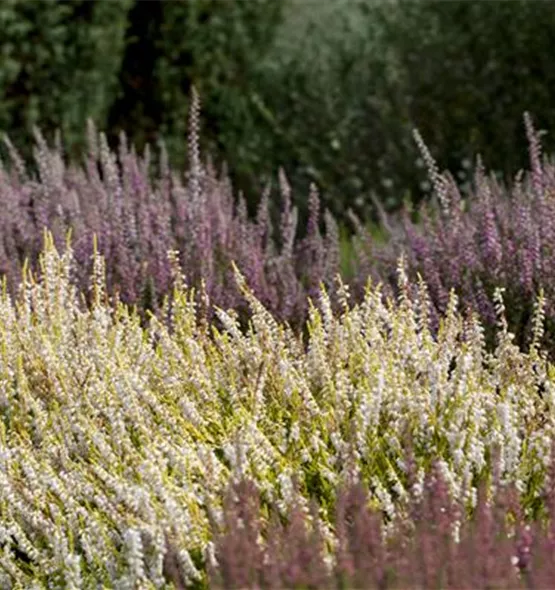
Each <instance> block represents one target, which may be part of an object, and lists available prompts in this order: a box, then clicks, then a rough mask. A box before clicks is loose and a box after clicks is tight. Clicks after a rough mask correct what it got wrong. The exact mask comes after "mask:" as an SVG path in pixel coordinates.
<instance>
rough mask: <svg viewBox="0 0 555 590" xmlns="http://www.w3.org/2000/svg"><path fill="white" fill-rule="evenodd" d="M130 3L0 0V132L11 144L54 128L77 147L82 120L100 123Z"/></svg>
mask: <svg viewBox="0 0 555 590" xmlns="http://www.w3.org/2000/svg"><path fill="white" fill-rule="evenodd" d="M131 2H132V0H123V1H119V2H90V1H88V0H78V1H73V2H60V1H56V2H41V1H37V0H31V1H26V2H19V1H18V0H6V1H5V2H2V5H1V6H0V31H1V36H0V54H1V56H2V67H1V68H0V96H1V97H2V98H1V105H0V129H1V130H2V131H3V132H6V131H8V132H9V133H10V135H11V137H12V139H13V140H14V141H15V142H16V144H18V145H20V146H21V147H22V148H23V146H25V145H26V142H27V139H28V137H29V132H30V130H31V129H32V127H33V126H34V125H40V126H41V128H43V129H45V130H48V131H53V130H55V129H58V128H60V129H61V130H62V131H63V133H64V138H65V140H66V147H68V148H71V149H73V148H77V147H82V146H83V129H84V127H85V123H86V120H87V117H92V118H93V119H95V120H96V121H100V122H102V123H104V122H105V120H106V116H107V114H108V110H109V108H110V106H111V104H112V103H113V101H114V100H115V97H116V94H117V90H118V79H117V76H118V73H119V69H120V67H121V61H122V57H123V50H124V35H125V27H126V22H127V20H126V19H127V12H128V10H129V7H130V5H131ZM74 153H75V152H74Z"/></svg>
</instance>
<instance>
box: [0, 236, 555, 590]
mask: <svg viewBox="0 0 555 590" xmlns="http://www.w3.org/2000/svg"><path fill="white" fill-rule="evenodd" d="M70 266H71V251H70V250H68V251H67V252H66V253H65V254H64V255H63V256H60V255H58V254H57V253H56V252H55V250H54V248H53V246H52V243H51V241H48V240H47V244H46V250H45V253H44V257H43V263H42V269H43V277H42V278H41V279H40V280H38V281H36V280H31V279H29V278H27V279H26V281H25V282H24V284H23V286H22V290H21V294H20V296H19V297H18V299H17V301H15V302H14V301H12V300H11V299H10V297H9V296H8V295H6V294H3V295H0V511H1V513H2V518H1V519H0V522H1V526H0V569H1V572H2V573H1V574H0V585H2V587H11V586H14V587H16V586H19V587H29V588H31V587H33V585H36V584H38V585H39V586H44V587H46V586H49V585H55V584H56V583H59V584H63V587H68V588H80V587H92V586H94V587H98V585H99V584H101V585H105V586H107V587H111V586H117V587H126V586H127V587H141V588H143V587H144V588H163V587H164V585H165V584H166V583H168V580H164V574H163V564H164V556H165V555H166V552H167V551H168V547H167V543H166V541H165V540H166V539H167V538H171V545H172V551H173V552H174V555H175V556H176V557H175V562H176V563H177V564H178V565H179V567H180V568H181V575H182V577H183V579H184V580H192V579H195V578H198V577H199V576H200V575H201V574H200V572H199V565H200V564H198V563H196V562H195V561H194V559H193V557H192V556H194V555H205V556H206V555H208V556H211V559H212V560H216V559H217V555H213V553H214V547H213V545H212V544H211V531H210V525H209V519H208V516H207V513H206V507H207V506H208V505H210V507H211V510H212V511H213V514H214V515H217V520H221V507H222V498H223V492H224V491H225V489H226V486H227V485H228V483H229V482H230V481H231V480H232V479H233V478H236V477H238V476H239V475H245V476H247V477H249V478H252V479H253V480H254V481H255V482H256V484H257V485H258V487H259V489H260V490H261V491H262V492H263V496H264V497H265V498H269V499H271V501H274V500H275V501H276V503H277V505H278V506H280V507H282V508H283V509H284V510H285V509H286V508H287V507H288V506H290V505H291V504H292V502H293V501H295V500H300V504H301V505H304V506H306V505H307V501H308V498H309V497H310V496H311V495H316V496H320V498H321V499H327V500H330V499H331V498H330V497H329V496H331V495H333V494H335V491H336V486H337V485H338V484H339V483H340V482H341V480H342V479H345V478H349V477H352V475H353V474H357V476H360V477H362V478H363V479H364V480H365V481H366V482H367V483H368V484H370V489H371V490H373V493H374V498H373V501H374V503H375V504H376V505H379V506H380V507H381V508H382V510H384V511H385V512H386V513H387V514H388V515H389V516H390V517H391V516H393V515H394V513H395V511H396V510H397V509H398V508H397V501H398V500H402V499H403V498H405V497H406V496H407V494H414V493H416V494H418V493H419V492H420V491H421V489H422V481H423V472H424V467H425V466H427V465H429V464H430V462H431V461H433V460H436V459H439V460H441V463H440V466H441V470H442V472H443V475H444V477H445V479H446V482H447V484H448V485H449V488H450V489H451V491H452V492H453V493H454V494H456V495H458V496H459V497H460V498H462V499H465V500H466V501H467V502H469V503H472V501H473V499H474V498H475V494H476V490H475V489H474V488H473V487H472V481H473V476H474V475H478V474H481V473H482V474H483V473H484V471H489V472H491V471H492V470H493V465H492V457H493V456H494V455H495V453H497V455H495V456H498V457H499V461H500V463H499V470H500V474H501V477H502V480H503V481H510V480H512V481H516V482H517V483H518V485H519V486H520V489H522V490H523V494H526V497H523V499H524V501H525V502H526V501H528V502H532V501H533V500H534V499H536V498H537V497H539V496H540V494H541V493H542V490H541V489H540V487H541V484H542V481H543V478H544V476H545V474H546V471H547V468H548V466H549V462H550V458H551V455H550V453H551V448H550V447H551V442H550V441H552V440H553V435H554V434H555V432H554V428H553V426H554V411H555V403H554V401H553V400H554V399H555V395H554V392H555V388H554V385H555V372H554V370H553V367H551V365H549V364H548V363H547V361H546V360H545V357H544V355H542V353H541V351H540V350H539V347H538V346H536V345H534V347H532V348H531V351H530V353H523V352H521V351H519V350H518V348H517V347H516V346H514V345H513V344H512V343H511V338H510V334H508V333H506V324H505V323H504V322H503V321H502V319H500V329H501V330H502V336H501V337H500V338H499V344H498V348H497V349H496V350H495V351H493V352H487V351H486V350H485V348H484V339H483V332H482V330H481V328H480V326H479V324H478V323H477V322H476V320H475V319H473V318H470V319H469V320H464V319H463V317H462V316H461V315H459V314H458V312H457V309H456V307H457V302H456V298H455V297H452V298H451V303H450V305H449V309H448V312H447V314H446V316H445V317H444V318H443V319H442V321H441V323H440V328H439V332H438V333H437V334H436V335H434V334H432V333H431V331H430V329H429V326H428V319H427V318H428V313H427V310H426V305H427V303H426V302H427V301H428V299H427V296H426V293H425V288H424V287H423V285H420V286H419V289H418V292H419V296H418V301H416V302H413V301H412V300H411V298H410V297H409V296H408V294H407V293H408V291H407V292H406V293H405V294H404V295H403V297H402V298H401V301H400V303H399V304H398V305H397V304H394V303H391V302H386V301H384V298H383V297H382V294H381V292H380V289H379V288H374V287H372V286H371V285H369V287H368V291H367V295H366V297H365V299H364V301H363V302H362V303H361V304H360V305H357V306H354V307H351V308H350V309H349V308H348V306H347V293H346V291H345V292H344V293H343V295H342V299H343V300H344V310H343V312H342V313H341V315H339V316H334V315H333V314H332V313H331V311H330V308H329V301H328V299H327V295H325V294H323V296H322V301H323V302H324V310H325V311H324V313H320V312H319V311H318V310H317V308H313V309H312V310H311V313H310V320H309V323H308V326H307V328H308V337H307V339H306V340H305V341H303V340H302V339H301V338H300V337H298V336H297V335H296V334H294V333H293V332H292V331H291V329H290V328H289V327H288V326H286V325H281V324H279V323H277V322H276V321H275V320H274V319H273V318H272V316H271V315H270V314H269V313H268V312H266V310H265V309H264V308H263V307H262V305H261V304H260V303H259V302H258V301H256V299H255V298H254V297H253V296H252V294H251V293H250V292H249V291H248V288H247V286H246V285H245V284H244V282H242V283H241V284H242V288H243V289H244V291H245V293H246V295H247V299H248V301H249V302H250V305H251V308H252V312H253V318H252V323H251V326H250V328H249V330H248V331H246V332H242V331H241V330H240V329H239V326H238V323H237V321H236V317H235V316H234V314H233V312H232V311H227V312H224V311H221V312H220V313H219V317H220V320H221V321H222V325H223V328H222V329H220V330H218V329H216V328H215V327H214V326H213V327H212V331H211V333H209V332H208V331H207V330H206V326H204V325H203V324H202V322H200V321H198V320H197V316H196V308H195V305H193V304H192V298H191V294H190V293H189V292H188V291H187V289H186V287H185V285H184V283H183V282H181V283H180V284H179V286H178V288H176V292H175V294H174V298H173V302H172V326H171V328H170V327H167V326H166V325H165V324H163V323H162V322H160V321H157V320H156V319H153V320H152V321H151V323H150V325H149V326H148V327H147V328H145V327H142V326H141V323H140V320H139V319H138V318H137V317H135V316H134V315H133V314H132V313H131V312H130V311H129V310H127V309H125V308H124V307H123V306H122V305H119V304H118V305H117V306H116V307H115V308H111V307H110V306H109V305H108V304H107V303H106V300H105V298H104V297H103V296H101V294H102V293H104V285H103V282H102V281H103V279H102V272H103V271H102V269H103V265H102V262H101V260H100V259H95V264H94V266H95V274H94V276H93V289H94V292H95V294H96V297H95V299H94V304H93V306H92V308H91V309H90V310H86V309H84V308H83V307H82V306H81V305H80V302H79V300H78V297H77V294H76V291H75V290H74V289H73V288H72V286H71V284H70V279H69V277H70V275H71V273H70V270H71V269H70ZM401 275H402V280H403V281H405V282H406V277H404V275H403V274H402V269H401ZM403 284H404V283H403ZM406 286H407V285H406V284H404V287H406ZM340 289H341V287H340ZM500 297H501V296H500V294H498V310H499V313H500V314H502V301H501V298H500ZM326 302H328V303H326ZM542 306H543V302H540V304H539V305H538V310H541V308H542ZM538 314H540V311H538ZM535 334H536V335H538V337H539V335H541V327H540V325H539V322H536V324H535ZM538 367H540V369H538ZM538 371H539V373H538ZM538 374H540V376H541V379H542V387H543V391H544V393H543V396H540V395H539V394H538V379H539V377H538ZM407 434H410V437H411V441H412V453H413V457H414V461H415V470H416V471H415V473H416V474H417V483H416V484H415V485H414V489H408V485H407V484H408V480H407V477H406V475H407V473H406V470H407V468H406V465H407V463H406V459H407V456H406V445H405V438H404V437H405V436H406V435H407ZM297 494H300V497H298V496H296V495H297ZM326 496H328V498H326ZM323 524H324V530H327V528H326V527H327V526H328V524H327V523H323ZM29 564H31V565H29ZM31 572H33V573H31ZM60 580H63V582H60Z"/></svg>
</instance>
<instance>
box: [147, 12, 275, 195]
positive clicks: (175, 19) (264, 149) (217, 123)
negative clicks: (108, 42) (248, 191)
mask: <svg viewBox="0 0 555 590" xmlns="http://www.w3.org/2000/svg"><path fill="white" fill-rule="evenodd" d="M284 4H285V3H284V2H282V1H281V0H252V1H249V2H237V1H234V2H220V1H218V0H195V1H192V2H190V1H189V2H184V1H179V2H168V3H166V4H164V5H163V17H162V22H161V26H160V36H159V39H158V41H157V44H156V50H157V52H158V53H159V56H160V57H159V59H158V61H157V63H156V80H157V83H158V84H159V89H160V90H159V91H160V97H161V102H162V105H163V110H164V113H165V115H164V117H163V120H162V122H161V130H162V134H163V135H164V137H166V138H167V143H168V146H169V149H170V152H171V153H172V154H173V155H174V157H178V158H182V157H183V155H184V154H185V151H186V138H187V118H186V116H185V114H186V113H187V110H188V103H189V96H190V85H191V83H194V84H195V85H196V86H197V89H198V90H199V92H200V95H201V99H202V110H203V120H204V121H205V125H204V129H203V136H205V137H206V140H207V143H208V144H209V149H210V151H212V152H214V153H218V154H219V155H220V156H222V157H223V158H224V159H225V160H226V161H227V162H228V164H229V167H230V169H231V171H232V174H233V175H234V177H235V180H236V182H238V183H239V186H242V187H243V188H252V187H253V186H256V185H257V182H258V178H259V175H260V172H261V171H262V170H264V158H265V157H267V156H268V153H269V149H270V148H271V146H272V143H271V140H272V129H271V127H269V126H268V123H267V122H266V120H265V119H264V117H262V116H261V115H260V113H259V112H258V110H257V109H256V108H255V106H254V102H255V101H256V95H257V89H258V88H259V87H260V69H261V65H262V62H263V59H264V57H265V55H266V54H267V52H268V50H269V49H270V48H271V45H272V39H273V37H274V35H275V32H276V30H277V26H278V25H279V23H280V22H281V14H282V11H283V6H284ZM276 161H277V160H276V159H275V158H274V159H272V160H271V162H272V163H273V162H276Z"/></svg>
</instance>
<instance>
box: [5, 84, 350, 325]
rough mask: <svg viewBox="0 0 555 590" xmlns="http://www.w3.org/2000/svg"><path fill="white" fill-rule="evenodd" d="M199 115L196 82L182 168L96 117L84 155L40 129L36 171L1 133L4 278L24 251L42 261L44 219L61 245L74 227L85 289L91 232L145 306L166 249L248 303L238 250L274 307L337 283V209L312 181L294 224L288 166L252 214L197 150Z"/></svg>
mask: <svg viewBox="0 0 555 590" xmlns="http://www.w3.org/2000/svg"><path fill="white" fill-rule="evenodd" d="M199 126H200V114H199V100H198V96H197V95H196V93H194V92H193V100H192V106H191V113H190V133H189V144H190V148H189V155H190V159H189V170H188V173H187V175H186V176H184V175H182V174H179V173H178V172H176V171H174V170H172V169H171V168H170V166H169V164H168V159H167V154H166V151H165V149H164V147H163V146H162V149H161V153H160V158H159V162H158V166H155V164H154V162H153V161H152V157H151V154H150V151H149V150H148V149H147V150H146V151H145V153H144V154H143V155H142V156H139V155H137V153H136V151H135V150H134V148H132V147H131V148H130V147H129V146H128V145H127V141H126V137H125V135H122V136H121V138H120V145H119V149H118V151H117V153H114V152H113V151H112V150H111V149H110V148H109V146H108V143H107V141H106V137H105V136H104V134H102V133H100V134H98V133H97V132H96V130H95V128H94V126H93V124H92V123H90V124H89V134H88V138H89V151H88V154H87V155H86V157H85V161H84V163H83V165H82V166H76V165H68V164H66V162H65V158H64V154H63V147H62V145H61V141H60V138H59V136H58V137H57V140H56V143H55V145H54V146H50V145H48V143H47V142H46V141H45V139H44V137H43V136H42V135H41V133H40V132H39V131H37V130H36V131H35V139H36V148H35V163H36V168H37V175H36V176H35V175H33V174H32V173H31V172H29V171H28V170H27V168H26V166H25V163H24V161H23V160H22V158H21V157H20V156H19V155H18V154H17V152H16V150H15V148H14V147H13V145H12V144H11V142H10V141H9V139H7V138H6V140H5V143H6V147H7V149H8V152H9V155H10V160H11V165H10V166H9V167H4V166H3V167H1V168H0V202H1V203H2V208H3V213H2V216H1V219H0V231H1V238H0V273H1V274H2V275H6V276H7V278H8V288H9V289H10V290H11V291H12V292H13V291H14V289H15V288H16V286H17V284H18V282H19V280H20V276H21V268H22V265H23V263H24V261H25V260H26V259H29V261H30V264H31V267H34V266H35V265H36V263H37V260H38V254H39V252H40V248H41V244H42V232H43V230H44V228H45V227H47V228H48V229H49V230H50V231H52V233H53V235H54V239H55V242H56V244H57V245H58V246H61V245H62V244H63V243H64V240H65V235H66V233H67V231H68V230H71V231H72V236H73V246H74V252H75V260H76V263H77V264H76V267H75V268H74V272H75V275H76V277H75V278H76V284H77V285H78V286H79V287H80V289H81V290H82V291H83V292H84V293H86V290H87V280H88V275H89V273H90V270H91V268H90V260H91V254H92V250H93V236H96V238H97V243H98V249H99V252H100V253H101V254H102V255H103V256H104V257H105V260H106V273H107V286H108V290H109V292H110V293H115V292H117V293H118V294H119V297H120V298H121V300H122V301H123V302H125V303H129V304H137V305H138V306H139V308H140V309H141V310H142V311H145V310H148V309H151V310H152V309H153V310H157V309H159V305H160V303H161V301H162V299H163V297H164V296H165V295H167V294H168V293H169V292H170V288H171V283H172V277H171V268H170V264H169V260H168V257H167V252H168V250H172V251H176V252H178V260H179V264H180V266H181V269H182V270H183V271H184V273H185V274H186V276H187V280H188V281H189V283H190V284H191V285H192V286H195V287H197V290H198V292H199V296H200V293H201V292H202V293H205V294H206V296H208V297H209V299H210V301H211V302H212V304H213V305H219V306H221V307H224V308H227V307H233V308H235V309H236V310H237V311H239V312H241V308H243V309H244V305H243V298H242V295H241V293H240V292H239V291H238V289H237V288H236V285H235V281H234V280H233V271H232V268H231V262H235V263H237V264H238V265H239V266H240V267H241V268H242V269H243V272H244V273H245V276H246V277H247V279H248V282H249V285H250V286H251V288H252V289H253V291H254V293H255V294H256V296H257V297H258V298H260V300H261V301H262V302H263V303H264V305H266V306H267V307H268V308H269V309H271V310H272V312H273V313H275V315H276V317H277V318H279V319H283V320H288V321H290V322H292V323H293V324H297V325H299V324H300V323H301V322H303V321H304V320H305V318H306V313H307V309H308V302H307V295H314V294H315V293H316V291H317V290H318V288H319V284H320V282H322V281H323V282H324V283H325V284H326V285H327V286H331V282H332V280H333V277H334V276H335V274H336V273H337V272H338V271H339V246H338V231H337V227H336V225H335V222H334V220H333V218H332V217H331V215H329V213H326V212H325V213H324V214H322V213H321V212H320V211H319V197H318V194H317V192H316V189H315V188H313V189H312V190H311V193H310V197H309V203H310V215H309V218H308V221H307V230H306V232H304V233H305V235H304V236H302V237H301V236H299V233H300V232H298V230H297V209H296V207H294V206H293V205H292V198H291V189H290V187H289V185H288V182H287V179H286V177H285V174H283V173H280V176H279V184H280V189H279V192H280V194H281V203H273V202H272V198H271V197H272V191H271V188H270V187H269V186H268V187H267V189H266V190H265V191H264V193H263V195H262V199H261V202H260V204H259V207H258V212H257V214H256V216H255V217H254V218H252V217H251V216H249V215H248V211H247V207H246V203H245V200H244V198H243V197H242V196H241V195H240V196H239V199H237V200H236V199H235V198H234V195H233V193H232V188H231V185H230V182H229V179H228V178H227V175H226V174H225V173H222V174H221V175H218V174H217V173H216V171H215V170H214V167H213V166H212V165H211V164H210V162H208V163H207V164H206V165H205V164H204V163H203V162H202V160H201V155H200V151H199ZM154 168H156V172H153V169H154ZM274 192H275V191H274ZM323 219H325V226H326V228H327V231H326V232H325V235H324V234H322V232H321V229H323V228H322V226H323V225H324V224H322V220H323ZM208 312H210V313H211V309H210V310H208Z"/></svg>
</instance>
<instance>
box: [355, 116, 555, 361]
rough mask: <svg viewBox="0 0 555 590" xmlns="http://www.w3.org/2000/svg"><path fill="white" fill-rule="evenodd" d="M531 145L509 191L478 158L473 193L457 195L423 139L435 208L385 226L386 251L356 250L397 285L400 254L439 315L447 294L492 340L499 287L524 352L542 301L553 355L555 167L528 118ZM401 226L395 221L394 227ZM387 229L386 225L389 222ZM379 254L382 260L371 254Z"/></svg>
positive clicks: (456, 186)
mask: <svg viewBox="0 0 555 590" xmlns="http://www.w3.org/2000/svg"><path fill="white" fill-rule="evenodd" d="M525 123H526V133H527V136H528V140H529V144H530V172H529V173H527V174H524V173H523V172H522V171H521V172H520V173H519V174H518V175H517V177H516V179H515V181H514V182H513V183H512V184H510V185H507V184H506V183H503V182H501V181H500V180H499V179H498V178H496V176H495V175H493V174H491V175H488V174H487V173H486V171H485V168H484V166H483V164H482V162H481V161H480V160H479V161H478V164H477V166H476V170H475V173H474V178H473V180H472V183H471V187H470V189H469V190H468V191H464V192H462V191H461V190H460V186H459V184H458V183H457V182H456V181H455V180H454V178H453V176H452V175H450V174H449V173H440V172H439V169H438V168H437V166H436V164H435V162H434V160H433V158H432V156H431V154H430V153H429V151H428V150H427V148H426V146H425V145H424V143H423V141H422V139H421V137H420V136H418V135H417V141H418V143H419V144H420V147H421V149H422V151H423V159H424V160H426V163H427V165H428V168H429V176H430V179H431V183H432V184H433V186H434V193H435V203H434V204H432V205H431V206H424V207H422V208H420V209H419V211H418V215H417V216H416V217H417V220H416V221H414V217H413V216H412V215H411V214H410V212H408V211H406V212H405V214H404V215H403V216H402V222H401V224H399V223H395V220H394V219H391V220H390V224H389V227H390V228H393V229H392V234H393V235H392V241H391V242H390V244H389V245H388V246H387V247H386V248H381V249H380V247H378V248H374V252H373V251H372V248H371V247H370V248H369V249H366V250H365V249H364V248H362V246H359V251H360V252H361V253H362V254H361V260H363V261H364V262H363V264H362V267H365V268H372V267H373V270H372V271H373V272H374V273H375V274H376V275H378V276H380V277H382V278H383V279H384V280H386V281H387V282H388V283H389V284H390V285H392V286H394V285H395V281H396V278H395V276H394V273H392V269H393V268H394V267H395V263H396V260H397V258H398V256H400V255H401V254H404V260H405V262H406V264H407V268H408V269H409V275H410V277H411V278H413V279H415V278H416V276H417V275H418V274H419V275H421V276H422V278H423V279H424V281H425V282H426V284H427V286H428V288H429V292H430V296H431V299H432V301H433V304H434V307H435V310H436V312H439V313H443V312H444V311H445V310H446V309H447V306H448V302H449V293H450V291H451V290H452V289H454V290H455V291H456V293H457V294H458V295H459V297H460V298H461V302H462V304H463V305H464V306H465V308H467V309H469V310H474V311H476V312H478V313H479V314H480V317H481V319H482V321H483V323H484V325H485V326H486V327H487V328H488V333H487V336H488V340H489V341H490V342H491V341H492V340H493V334H494V326H495V324H496V322H497V314H496V311H495V301H494V293H495V290H496V289H497V288H503V289H504V295H503V298H504V304H505V308H506V310H507V314H506V316H507V321H508V322H509V327H510V329H511V330H512V331H514V333H515V334H516V337H517V342H518V344H519V345H521V346H527V345H528V344H529V342H530V335H531V332H532V329H533V322H532V317H533V314H534V305H535V301H536V298H537V296H538V294H539V293H540V291H543V295H544V297H545V315H546V328H547V330H546V334H545V338H546V346H548V348H549V349H550V350H551V351H553V350H555V249H554V246H553V245H554V243H555V166H554V164H553V162H552V161H551V160H550V159H549V158H544V157H542V154H541V145H540V137H539V134H538V133H537V132H536V131H535V130H534V127H533V125H532V121H531V118H530V116H529V115H526V116H525ZM398 221H399V220H398V219H397V222H398ZM386 223H387V219H386ZM380 250H381V258H378V257H376V256H375V253H376V251H380Z"/></svg>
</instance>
